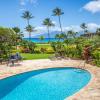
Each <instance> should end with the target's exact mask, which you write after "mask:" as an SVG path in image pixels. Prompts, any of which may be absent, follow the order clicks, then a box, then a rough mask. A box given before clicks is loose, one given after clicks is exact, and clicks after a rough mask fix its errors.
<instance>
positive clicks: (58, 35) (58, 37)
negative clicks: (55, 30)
mask: <svg viewBox="0 0 100 100" xmlns="http://www.w3.org/2000/svg"><path fill="white" fill-rule="evenodd" d="M65 37H66V36H65V34H63V33H62V34H56V35H55V38H56V39H58V41H60V40H61V39H64V38H65Z"/></svg>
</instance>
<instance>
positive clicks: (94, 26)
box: [87, 23, 100, 31]
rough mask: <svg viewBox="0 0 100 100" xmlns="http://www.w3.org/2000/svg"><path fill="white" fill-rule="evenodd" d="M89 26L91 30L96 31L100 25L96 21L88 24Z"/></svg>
mask: <svg viewBox="0 0 100 100" xmlns="http://www.w3.org/2000/svg"><path fill="white" fill-rule="evenodd" d="M87 27H88V29H89V30H90V31H95V30H96V29H97V28H100V25H98V24H95V23H89V24H87Z"/></svg>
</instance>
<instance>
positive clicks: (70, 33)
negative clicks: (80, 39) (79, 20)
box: [67, 30, 78, 39]
mask: <svg viewBox="0 0 100 100" xmlns="http://www.w3.org/2000/svg"><path fill="white" fill-rule="evenodd" d="M77 34H78V32H74V31H73V30H69V31H68V32H67V36H68V37H71V38H74V39H75V38H76V35H77Z"/></svg>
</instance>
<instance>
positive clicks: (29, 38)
mask: <svg viewBox="0 0 100 100" xmlns="http://www.w3.org/2000/svg"><path fill="white" fill-rule="evenodd" d="M27 25H28V26H29V25H30V24H29V19H27ZM29 41H31V33H30V32H29Z"/></svg>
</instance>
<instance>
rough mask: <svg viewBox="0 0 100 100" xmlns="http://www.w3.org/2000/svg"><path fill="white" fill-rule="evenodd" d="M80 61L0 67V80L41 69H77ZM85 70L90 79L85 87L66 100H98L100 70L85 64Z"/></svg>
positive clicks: (39, 61)
mask: <svg viewBox="0 0 100 100" xmlns="http://www.w3.org/2000/svg"><path fill="white" fill-rule="evenodd" d="M80 62H82V61H81V60H55V61H51V60H49V59H45V60H27V61H23V62H21V63H19V64H17V65H15V66H13V67H10V66H7V65H0V79H2V78H5V77H8V76H12V75H15V74H19V73H23V72H27V71H31V70H37V69H43V68H55V67H77V66H78V65H79V63H80ZM85 69H87V70H88V71H89V72H90V73H91V75H92V79H91V81H90V82H89V84H88V85H87V86H85V87H84V88H83V89H81V90H80V91H79V92H77V93H76V94H74V95H72V96H71V97H69V98H67V100H100V68H98V67H96V66H91V65H89V64H86V67H85Z"/></svg>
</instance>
